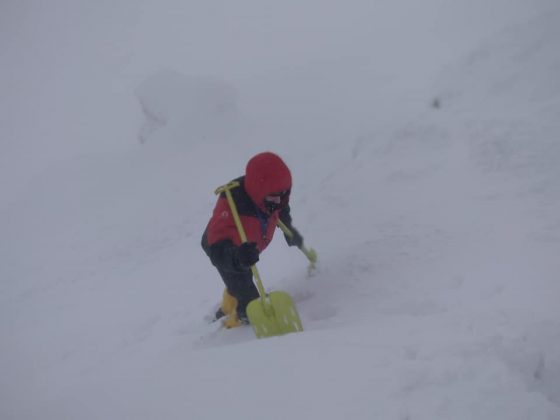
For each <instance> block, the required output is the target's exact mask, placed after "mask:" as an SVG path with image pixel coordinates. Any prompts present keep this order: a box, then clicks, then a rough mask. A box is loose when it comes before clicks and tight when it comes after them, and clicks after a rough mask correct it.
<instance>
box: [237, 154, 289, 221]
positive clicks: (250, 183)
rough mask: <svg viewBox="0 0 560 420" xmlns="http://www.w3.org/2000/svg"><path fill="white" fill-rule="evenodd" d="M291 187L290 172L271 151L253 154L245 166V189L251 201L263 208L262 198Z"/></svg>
mask: <svg viewBox="0 0 560 420" xmlns="http://www.w3.org/2000/svg"><path fill="white" fill-rule="evenodd" d="M291 188H292V174H291V173H290V169H289V168H288V166H286V164H285V163H284V161H283V160H282V159H281V158H280V157H279V156H278V155H276V154H274V153H271V152H264V153H259V154H258V155H255V156H253V157H252V158H251V159H250V160H249V162H248V163H247V167H246V168H245V190H246V191H247V194H248V195H249V197H250V198H251V200H253V202H254V203H255V204H256V205H257V206H258V207H259V208H260V209H261V210H265V206H264V198H265V197H266V196H267V195H269V194H274V193H279V192H282V191H286V190H290V189H291Z"/></svg>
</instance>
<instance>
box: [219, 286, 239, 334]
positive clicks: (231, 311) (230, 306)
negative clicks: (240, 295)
mask: <svg viewBox="0 0 560 420" xmlns="http://www.w3.org/2000/svg"><path fill="white" fill-rule="evenodd" d="M222 311H223V313H224V314H226V318H225V320H224V321H223V324H224V327H226V328H236V327H239V326H240V325H242V324H241V322H240V321H239V318H238V317H237V299H236V298H235V297H233V296H232V295H230V294H229V292H228V291H227V289H224V295H223V297H222Z"/></svg>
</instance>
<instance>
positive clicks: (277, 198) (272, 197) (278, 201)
mask: <svg viewBox="0 0 560 420" xmlns="http://www.w3.org/2000/svg"><path fill="white" fill-rule="evenodd" d="M289 197H290V190H284V191H280V192H277V193H272V194H267V195H266V196H265V197H264V205H265V207H266V208H267V209H268V210H269V211H270V212H273V211H275V210H278V209H281V208H282V207H285V206H286V205H287V204H288V200H289Z"/></svg>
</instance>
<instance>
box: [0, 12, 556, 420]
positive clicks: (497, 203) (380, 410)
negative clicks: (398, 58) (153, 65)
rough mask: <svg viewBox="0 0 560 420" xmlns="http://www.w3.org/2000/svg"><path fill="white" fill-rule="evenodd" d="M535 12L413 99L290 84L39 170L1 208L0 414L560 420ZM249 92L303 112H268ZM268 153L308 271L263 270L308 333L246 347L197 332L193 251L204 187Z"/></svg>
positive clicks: (548, 79) (226, 336) (542, 70)
mask: <svg viewBox="0 0 560 420" xmlns="http://www.w3.org/2000/svg"><path fill="white" fill-rule="evenodd" d="M539 5H540V4H539ZM545 5H546V3H542V5H541V8H540V9H539V11H540V13H536V17H535V16H526V17H520V16H521V15H515V19H514V18H513V17H512V23H515V22H521V25H518V24H515V25H512V26H510V27H509V28H508V29H506V30H505V31H500V32H499V33H498V34H497V35H496V37H493V38H492V39H490V40H488V41H486V42H485V43H483V44H482V45H481V46H479V47H476V49H475V50H474V52H473V54H471V55H469V56H468V57H467V58H466V61H465V60H463V61H460V62H459V63H458V64H456V65H455V66H454V67H453V68H450V69H448V70H446V71H445V72H444V73H443V74H442V75H441V81H440V82H439V83H438V84H437V86H436V87H435V88H433V90H428V89H426V86H423V85H421V84H420V83H419V80H418V81H417V82H418V84H417V85H416V84H415V85H414V86H416V90H414V91H412V92H411V91H410V90H409V89H408V88H406V87H404V86H401V85H400V83H399V82H400V81H401V80H402V78H400V77H397V78H395V79H390V78H389V79H387V78H379V77H378V76H379V74H377V73H374V75H373V77H372V79H368V78H367V77H366V75H367V74H368V72H369V70H371V68H370V67H369V66H370V65H371V63H369V62H367V65H365V66H364V68H363V70H355V73H353V74H355V75H356V79H357V80H356V83H353V84H352V85H353V86H352V87H353V89H350V90H344V89H340V91H341V93H340V94H341V95H342V96H344V95H348V96H347V98H348V99H349V100H345V101H343V103H344V105H341V104H337V103H335V102H336V100H337V90H336V89H335V88H332V91H329V90H328V89H327V90H323V88H326V87H328V86H331V87H332V86H337V85H336V83H337V82H338V83H340V82H342V81H344V78H345V77H346V76H347V75H348V74H349V73H348V72H349V71H350V70H349V68H348V67H352V66H346V65H344V64H340V63H339V67H338V69H339V70H337V71H333V72H331V71H328V70H323V71H324V74H323V75H322V77H318V80H317V81H315V82H314V83H312V86H311V87H310V88H309V89H308V90H306V89H305V86H307V83H308V81H309V78H308V77H302V76H301V73H298V72H295V73H293V72H289V73H287V74H280V75H274V76H263V77H262V78H261V79H257V80H256V81H254V82H253V83H255V84H254V85H251V80H245V81H243V82H242V83H241V84H240V85H241V89H240V90H241V92H242V93H243V92H247V93H248V96H246V97H245V99H243V95H241V96H240V106H241V114H240V115H239V118H240V121H239V124H238V125H237V126H236V127H237V131H230V132H228V135H223V136H222V137H220V136H214V137H207V138H205V139H204V140H202V139H200V138H199V137H186V136H185V138H183V137H180V136H175V134H173V135H172V134H170V133H168V136H167V137H166V136H165V135H162V136H160V137H159V138H158V139H157V140H158V141H154V142H147V143H146V144H145V145H143V146H142V147H140V146H138V145H134V146H130V147H128V148H126V149H125V150H122V149H119V150H115V151H112V152H107V151H103V153H99V154H95V155H83V156H81V157H78V158H74V159H72V160H69V161H67V162H66V163H64V164H58V165H55V166H52V167H51V168H50V169H49V170H47V171H45V172H43V173H42V175H41V177H40V178H36V179H35V180H34V182H33V184H30V185H29V186H28V187H27V189H26V190H25V191H22V192H21V193H20V194H19V195H17V196H18V197H19V198H18V199H17V200H12V199H11V200H10V201H9V203H7V204H6V205H3V206H2V217H1V228H2V232H3V235H2V236H3V237H4V238H5V240H3V241H2V242H1V244H0V247H1V249H0V251H1V252H0V255H1V256H2V257H1V258H2V264H1V265H2V272H1V273H2V276H1V277H2V281H1V282H0V298H1V302H2V304H1V306H0V315H1V316H0V332H1V334H2V341H1V346H2V347H1V349H2V350H1V353H0V354H1V357H0V370H1V372H2V373H3V375H2V378H3V379H2V380H1V381H0V407H1V408H0V417H2V418H8V419H11V418H18V419H21V418H25V419H33V418H42V419H44V418H52V419H60V418H69V419H70V418H71V419H74V418H80V419H88V418H92V419H93V418H116V419H117V418H118V419H123V418H134V419H142V418H145V419H152V418H169V419H174V418H185V417H188V418H208V419H215V418H223V417H226V416H227V417H233V418H262V417H263V416H266V417H267V418H278V419H282V418H319V417H321V418H333V419H335V418H340V417H343V416H345V417H348V418H386V419H434V418H441V419H449V418H453V419H472V418H480V419H528V418H530V419H556V418H558V417H560V408H559V405H560V394H559V392H558V390H559V389H560V359H559V357H558V354H559V353H558V350H557V349H558V348H559V345H560V334H559V331H560V329H559V326H560V325H559V321H558V319H560V318H559V315H560V313H559V312H560V310H559V309H558V305H557V298H558V285H557V281H556V280H557V277H558V273H559V271H560V270H559V268H560V267H559V263H558V262H557V255H558V250H559V246H560V240H559V237H558V229H559V224H558V219H557V215H558V214H560V211H559V210H560V209H559V206H558V197H559V195H558V190H557V183H556V182H555V180H556V179H558V178H557V175H558V172H557V171H558V162H559V161H560V156H559V155H558V151H559V150H558V148H557V146H556V143H557V142H556V140H555V139H556V138H557V136H558V133H559V132H560V129H559V128H560V127H558V123H557V122H556V121H555V119H556V118H555V117H556V115H558V113H557V111H558V98H559V97H560V96H559V95H558V94H557V90H555V89H556V87H557V78H556V73H555V72H554V71H551V70H550V69H555V68H556V67H557V63H558V60H559V57H560V56H559V55H558V52H557V50H558V49H557V48H555V45H556V44H557V42H558V41H557V40H558V39H559V38H558V37H557V36H556V35H557V33H558V31H557V28H558V27H560V26H559V25H557V23H558V12H557V6H555V5H554V4H553V3H550V4H548V5H547V6H546V7H545ZM535 8H536V7H535ZM393 12H394V13H396V12H395V11H393ZM347 13H348V11H347ZM396 14H397V15H398V13H396ZM348 16H352V14H351V13H349V15H348ZM512 16H513V15H512ZM514 21H515V22H514ZM303 26H305V25H303ZM434 66H435V65H434ZM308 68H309V69H312V70H310V72H311V74H314V73H316V72H317V71H319V73H320V72H321V68H323V67H322V66H315V65H313V64H310V65H309V67H308ZM387 69H388V70H390V65H389V64H387ZM400 71H401V72H402V70H400ZM304 73H305V71H304ZM396 73H398V72H397V71H396ZM401 74H402V73H401ZM535 74H536V75H538V77H536V78H532V75H535ZM338 75H340V76H338ZM249 79H251V78H249ZM271 79H272V80H275V81H276V82H278V85H275V84H271V82H270V80H271ZM419 79H420V78H419ZM372 80H373V81H376V82H379V84H383V86H382V87H375V88H374V87H372V88H371V89H372V91H374V92H376V93H377V97H376V99H375V101H374V100H372V101H373V102H374V103H373V104H372V105H371V114H370V115H369V120H368V118H367V117H368V113H367V112H364V100H365V98H364V97H362V96H359V91H360V89H359V87H360V86H368V85H367V83H373V82H372ZM504 80H505V81H507V86H505V85H504V84H503V83H504V82H503V81H504ZM380 81H382V82H380ZM263 85H264V86H275V88H270V87H269V89H268V90H267V93H269V94H270V95H272V97H274V98H275V99H278V98H282V93H284V92H286V91H288V92H295V91H297V90H298V89H300V90H301V93H300V96H297V95H296V96H295V97H296V98H297V99H298V101H295V104H294V105H293V107H290V106H289V105H290V104H289V99H290V95H285V99H284V102H282V101H278V102H274V103H273V104H267V103H266V95H263V94H262V93H260V92H261V90H260V88H261V87H262V86H263ZM251 86H252V89H251V88H250V87H251ZM500 86H501V87H500ZM368 92H369V90H368ZM527 92H532V93H533V95H529V97H530V98H531V100H527V97H528V95H527ZM433 96H438V97H439V98H440V100H441V108H440V109H430V108H429V107H428V105H429V103H430V100H431V99H432V97H433ZM292 98H293V97H292ZM305 98H307V102H306V101H305V100H304V99H305ZM350 99H354V101H352V100H350ZM404 100H407V101H408V102H407V103H406V105H404V106H402V107H399V106H398V105H399V101H401V102H403V101H404ZM263 101H265V102H263ZM329 101H331V102H329ZM422 101H424V103H422ZM313 104H316V105H317V106H315V107H313V106H312V105H313ZM349 104H350V105H349ZM420 104H422V105H420ZM257 108H259V109H257ZM348 108H349V109H348ZM353 108H356V109H357V112H356V113H353V112H352V109H353ZM266 110H269V112H268V113H267V112H266ZM306 111H307V112H306ZM351 115H353V116H354V117H355V119H352V118H351ZM329 116H330V117H331V118H330V119H329V118H328V117H329ZM264 149H273V150H275V151H278V152H279V153H280V154H281V155H282V156H283V157H284V158H285V159H286V161H287V162H288V164H289V165H290V166H291V167H292V170H293V173H294V179H295V186H294V195H293V208H294V210H293V212H294V218H295V222H296V226H298V227H300V228H301V230H302V232H303V233H304V235H305V237H306V239H307V240H308V242H309V245H311V246H313V247H315V248H316V249H317V251H318V253H319V257H320V268H319V272H318V273H317V274H316V275H315V276H314V277H311V278H306V276H305V272H306V262H305V260H304V257H303V256H302V255H300V254H299V253H298V252H297V251H295V250H293V249H288V248H287V247H285V245H284V243H283V239H282V238H281V235H278V236H279V237H278V238H276V240H275V241H274V243H273V244H272V245H271V247H270V249H269V250H268V251H267V253H266V254H263V256H262V261H261V262H260V263H259V266H260V269H261V271H262V273H263V278H264V282H265V285H266V286H267V287H268V288H275V289H282V290H286V291H288V292H290V293H291V294H292V295H293V296H294V298H295V300H296V302H297V306H298V309H299V311H300V314H301V316H302V320H303V323H304V326H305V329H306V330H305V332H304V333H303V334H297V335H289V336H285V337H278V338H273V339H269V340H259V341H257V340H255V339H254V337H253V334H252V332H251V331H250V330H249V329H248V328H244V329H239V330H233V331H219V330H217V326H216V325H208V324H207V323H206V322H205V321H204V316H205V315H207V314H208V313H209V312H211V309H212V308H213V306H214V305H215V304H216V303H217V301H218V300H219V296H220V293H221V290H222V285H221V283H220V281H219V280H218V279H217V276H216V274H215V272H214V271H213V269H212V267H211V266H210V264H209V263H208V261H207V260H206V258H205V256H204V255H203V254H202V252H201V250H200V248H199V243H198V242H199V237H200V234H201V232H202V229H203V228H204V225H205V223H206V221H207V219H208V217H209V214H210V211H211V209H212V206H213V204H214V199H215V198H214V197H213V196H212V191H213V189H214V188H215V187H216V186H217V185H220V183H223V182H225V181H227V180H229V179H230V178H231V177H233V176H236V175H238V174H240V172H241V171H242V169H243V166H244V164H245V162H246V160H247V158H248V157H249V156H251V155H252V154H253V153H255V152H257V151H261V150H264Z"/></svg>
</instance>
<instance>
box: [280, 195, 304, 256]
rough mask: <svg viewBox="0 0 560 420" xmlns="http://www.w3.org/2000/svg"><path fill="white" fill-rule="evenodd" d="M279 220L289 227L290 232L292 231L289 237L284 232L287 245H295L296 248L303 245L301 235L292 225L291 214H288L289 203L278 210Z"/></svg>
mask: <svg viewBox="0 0 560 420" xmlns="http://www.w3.org/2000/svg"><path fill="white" fill-rule="evenodd" d="M280 221H282V223H284V224H285V225H286V226H287V227H288V229H290V232H292V236H291V237H290V236H288V235H286V233H284V238H285V239H286V242H287V244H288V246H297V247H298V248H301V247H302V246H303V236H301V234H300V233H299V232H298V230H297V229H296V228H295V227H294V225H292V215H291V214H290V206H289V205H287V206H286V207H284V208H283V209H282V210H280Z"/></svg>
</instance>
